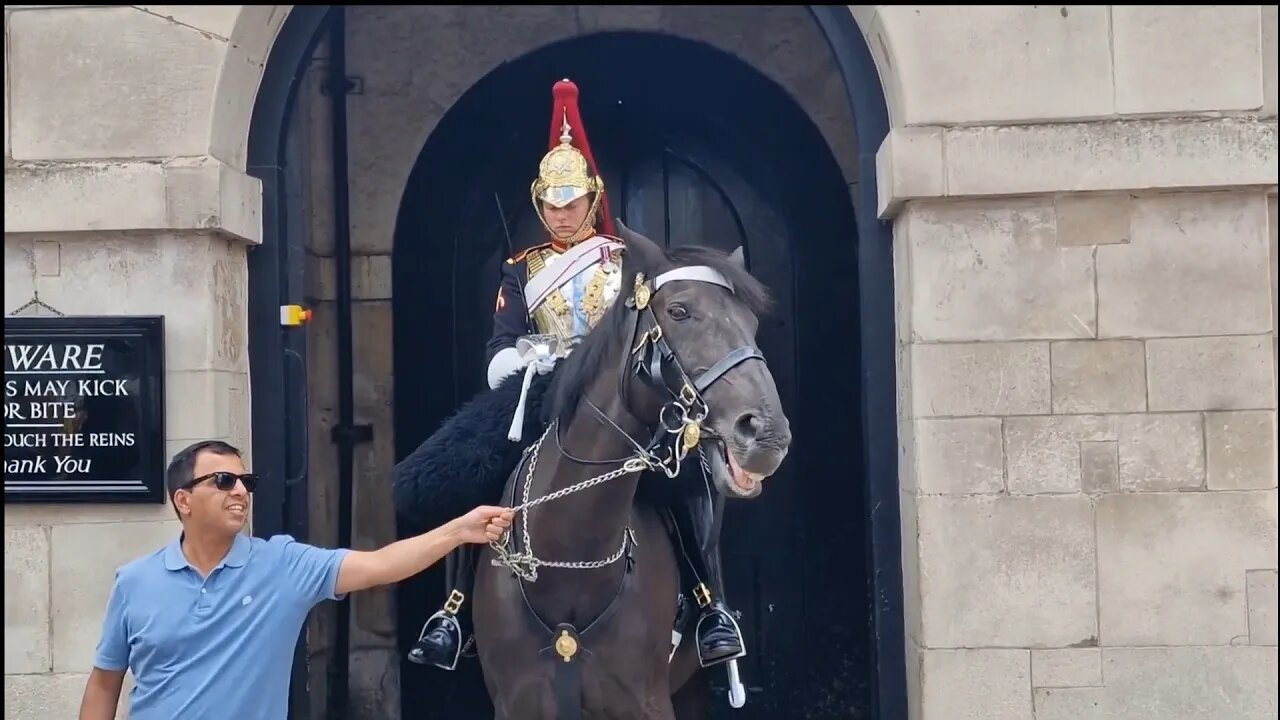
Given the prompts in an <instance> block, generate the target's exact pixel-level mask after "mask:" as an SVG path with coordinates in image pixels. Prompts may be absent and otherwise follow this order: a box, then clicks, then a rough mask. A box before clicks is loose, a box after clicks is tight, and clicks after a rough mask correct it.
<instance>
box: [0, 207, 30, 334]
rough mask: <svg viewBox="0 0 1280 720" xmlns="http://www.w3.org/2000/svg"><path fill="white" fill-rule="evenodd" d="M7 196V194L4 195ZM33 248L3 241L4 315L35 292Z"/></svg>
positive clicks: (13, 310) (20, 242)
mask: <svg viewBox="0 0 1280 720" xmlns="http://www.w3.org/2000/svg"><path fill="white" fill-rule="evenodd" d="M6 194H7V193H6ZM35 263H36V261H35V247H34V246H33V245H32V243H31V242H30V241H24V240H18V239H14V238H9V237H6V238H5V239H4V314H5V316H6V317H7V316H9V315H11V314H13V313H14V312H15V311H16V310H17V309H18V308H20V307H22V306H23V305H26V304H27V303H28V302H29V301H30V300H31V299H32V297H33V296H34V295H35V291H36V277H35V276H36V264H35Z"/></svg>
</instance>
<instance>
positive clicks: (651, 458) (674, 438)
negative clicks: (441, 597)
mask: <svg viewBox="0 0 1280 720" xmlns="http://www.w3.org/2000/svg"><path fill="white" fill-rule="evenodd" d="M679 280H691V281H696V282H706V283H711V284H714V285H719V286H721V287H723V288H725V289H727V290H728V291H729V292H731V293H732V292H734V288H733V284H732V283H730V282H729V281H728V279H726V278H725V277H724V275H723V274H722V273H720V272H719V271H717V270H715V269H714V268H711V267H708V266H705V265H693V266H687V267H680V268H675V269H673V270H669V271H667V272H665V273H661V274H659V275H658V276H657V277H655V278H653V280H652V281H649V280H647V279H646V277H645V275H644V273H642V272H641V273H636V276H635V283H634V286H633V288H632V292H631V294H630V295H629V296H628V297H627V298H626V299H625V301H624V302H625V303H626V307H627V308H629V309H630V310H631V313H630V315H631V317H630V319H629V321H628V322H629V324H630V332H629V333H628V334H627V337H629V338H630V340H629V344H628V347H630V348H631V349H630V351H626V352H624V353H623V354H622V364H621V368H620V369H619V373H618V383H619V387H618V392H619V394H620V396H621V397H622V400H623V403H624V406H626V407H630V403H629V397H628V395H629V392H628V390H629V386H630V382H629V381H630V379H631V378H632V377H636V378H639V379H640V380H641V381H642V382H644V383H645V384H646V385H647V386H648V387H650V388H652V389H653V390H655V391H657V392H658V393H660V394H663V393H665V394H666V395H669V396H670V400H668V401H667V402H665V403H663V405H662V406H661V408H660V410H659V413H658V424H657V426H656V427H654V428H653V429H652V433H653V435H652V437H651V439H650V440H649V442H648V443H647V444H646V445H643V446H642V445H640V443H639V442H637V441H636V440H635V439H634V438H633V437H631V435H630V434H629V433H627V432H626V431H625V430H623V429H622V428H620V427H618V425H617V424H616V423H614V422H613V420H612V419H610V418H609V417H608V416H607V415H606V414H605V413H604V412H603V411H601V410H600V409H599V408H598V407H596V406H595V404H594V403H591V402H590V401H589V400H586V398H585V397H584V400H585V401H586V402H587V403H588V405H590V407H591V408H592V409H593V410H594V411H595V412H596V413H597V414H598V415H600V417H602V418H604V419H605V420H606V421H607V422H608V423H609V424H610V425H612V426H613V427H614V428H615V429H616V430H617V431H618V432H619V433H621V434H622V435H623V436H624V437H626V438H627V440H628V441H629V442H630V443H631V445H632V446H633V447H634V448H635V450H636V452H635V453H634V454H632V455H630V456H628V457H626V458H619V459H616V460H608V461H598V460H592V461H582V460H578V459H577V458H574V457H572V456H570V455H568V453H567V452H565V451H564V449H563V446H562V444H561V443H559V437H558V434H556V435H554V437H556V440H557V445H558V446H560V452H561V453H562V454H564V455H565V456H566V457H568V458H569V459H570V460H574V461H576V462H582V463H588V462H589V463H591V464H616V463H621V467H619V468H617V469H615V470H613V471H611V472H607V473H604V474H602V475H597V476H596V477H593V478H590V479H588V480H584V481H582V482H580V483H576V484H574V485H571V486H569V487H566V488H562V489H560V490H557V491H555V492H552V493H550V494H548V495H544V496H543V497H540V498H537V499H535V500H530V499H529V492H530V486H531V484H532V481H533V474H534V468H535V467H536V465H537V458H538V451H539V450H540V449H541V447H542V443H543V442H544V441H545V440H546V439H547V437H548V435H552V434H553V433H558V430H557V428H558V425H559V422H558V421H557V420H553V421H552V422H550V423H548V425H547V428H546V430H545V431H544V432H543V434H542V437H540V438H538V440H537V441H536V442H535V443H533V444H532V445H530V446H529V447H528V448H526V449H525V452H524V456H523V457H522V459H521V465H522V466H524V467H525V480H524V492H523V499H522V502H521V503H520V504H519V505H515V492H516V491H515V486H514V485H513V486H512V489H511V495H512V497H511V501H512V506H513V507H512V510H513V511H516V512H521V511H527V510H528V509H529V508H532V507H534V506H535V505H541V504H543V503H546V502H550V501H552V500H556V499H558V498H562V497H565V496H567V495H571V494H573V493H576V492H580V491H582V490H586V489H587V488H589V487H592V486H595V485H598V484H600V483H603V482H608V481H609V480H613V479H615V478H618V477H622V476H624V475H629V474H631V473H635V472H640V471H644V470H661V471H662V472H663V473H664V474H665V475H666V476H667V477H668V478H674V477H676V475H678V474H679V473H680V466H681V463H682V462H683V461H684V459H685V458H686V457H687V456H688V453H689V451H690V450H692V449H694V448H695V447H698V444H699V442H700V441H701V439H702V437H703V435H704V434H710V431H709V430H708V429H706V428H703V426H702V424H703V422H704V421H705V420H706V418H707V415H708V414H709V413H710V408H709V406H708V405H707V402H706V400H705V399H703V396H702V395H703V393H704V392H705V391H706V390H707V388H709V387H711V385H712V384H713V383H715V382H716V381H717V380H720V379H721V378H723V377H724V376H725V374H726V373H728V372H729V371H730V370H732V369H733V368H735V367H737V366H738V365H740V364H742V363H744V362H746V361H748V360H759V361H761V362H764V361H765V359H764V355H763V354H762V353H761V352H760V350H759V348H756V347H754V346H749V345H748V346H742V347H738V348H735V349H733V350H730V351H729V352H728V353H726V354H725V356H724V357H722V358H721V359H720V360H719V361H717V362H716V363H715V364H713V365H712V366H711V367H709V368H707V369H706V370H705V371H703V372H701V373H698V375H697V377H696V378H691V377H690V376H689V374H688V372H686V371H685V369H684V367H683V366H682V365H681V363H680V360H679V359H678V358H677V357H676V354H675V351H674V350H672V348H671V346H670V345H669V344H668V343H667V340H666V338H665V337H664V334H663V332H662V326H661V325H660V324H659V323H658V318H657V316H656V315H655V314H654V312H653V305H652V301H653V298H654V296H655V295H656V294H657V293H659V292H661V291H662V289H663V287H665V286H666V285H667V284H668V283H672V282H676V281H679ZM642 328H643V329H642ZM628 412H631V411H630V410H628ZM519 470H520V467H519V466H518V467H517V470H516V472H519ZM521 526H522V530H523V541H524V552H516V551H515V550H514V548H513V549H508V547H507V546H508V545H509V541H510V533H509V532H508V533H507V534H505V535H504V536H503V538H502V540H500V541H498V542H490V543H489V546H490V547H491V548H492V549H493V551H494V553H495V554H496V555H497V558H495V559H494V560H493V564H494V565H499V566H503V567H508V568H510V569H511V570H512V571H513V572H514V573H516V574H517V575H519V576H520V577H521V578H523V579H524V580H527V581H529V582H533V581H536V580H537V577H538V567H539V566H547V567H558V568H569V569H579V570H587V569H595V568H600V567H605V566H607V565H611V564H613V563H614V562H617V561H618V560H619V559H621V558H622V557H623V556H624V555H627V553H628V550H629V548H630V545H631V544H632V543H634V536H633V534H632V531H631V528H630V527H628V528H626V529H625V530H624V532H623V539H622V546H621V547H620V548H619V549H618V551H617V552H616V553H614V554H613V555H612V556H610V557H608V558H606V559H604V560H595V561H589V562H552V561H544V560H540V559H538V558H537V557H535V556H534V554H533V549H532V547H531V544H530V538H529V526H528V513H527V512H521Z"/></svg>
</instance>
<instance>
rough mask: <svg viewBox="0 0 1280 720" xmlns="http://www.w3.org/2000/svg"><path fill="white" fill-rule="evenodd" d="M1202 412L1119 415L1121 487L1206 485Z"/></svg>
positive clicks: (1190, 487)
mask: <svg viewBox="0 0 1280 720" xmlns="http://www.w3.org/2000/svg"><path fill="white" fill-rule="evenodd" d="M1202 422H1203V420H1202V418H1201V417H1200V415H1199V414H1176V415H1175V414H1151V415H1145V414H1144V415H1125V416H1123V417H1121V418H1119V461H1120V474H1119V480H1120V489H1121V490H1126V491H1157V490H1194V489H1197V488H1202V487H1204V427H1203V424H1202Z"/></svg>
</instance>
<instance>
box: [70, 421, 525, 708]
mask: <svg viewBox="0 0 1280 720" xmlns="http://www.w3.org/2000/svg"><path fill="white" fill-rule="evenodd" d="M165 482H166V489H167V490H168V493H169V497H170V499H171V500H172V502H173V507H174V509H175V510H176V511H177V513H178V518H179V519H180V520H181V521H182V533H181V534H180V535H179V536H178V537H177V538H175V539H174V541H173V542H171V543H170V544H169V545H167V546H165V547H163V548H161V549H159V550H156V551H155V552H153V553H151V554H150V555H146V556H144V557H141V558H138V559H137V560H134V561H132V562H130V563H129V564H127V565H125V566H123V567H121V568H120V569H119V570H118V571H117V572H116V581H115V586H114V587H113V588H112V589H111V597H110V599H109V600H108V602H107V613H106V618H105V620H104V621H103V626H102V638H101V640H100V642H99V643H98V649H97V652H96V654H95V658H94V663H93V664H94V668H93V671H92V672H91V673H90V675H89V680H88V683H87V685H86V687H85V693H84V699H83V700H82V701H81V705H80V720H110V719H112V718H114V717H115V711H116V704H117V702H118V701H119V698H120V689H121V687H122V684H123V681H124V673H125V670H126V669H132V671H133V677H134V688H133V692H132V693H131V694H130V701H131V706H132V707H131V709H130V714H129V716H130V718H131V720H176V719H177V718H191V719H192V720H205V719H209V720H214V719H221V718H234V719H235V720H284V718H285V717H286V715H287V712H288V701H287V698H288V694H289V675H290V668H291V666H292V664H293V649H294V645H295V643H296V641H297V639H298V633H299V632H300V631H301V629H302V623H303V621H304V620H305V619H306V617H307V613H308V612H310V610H311V608H312V607H314V606H315V605H316V604H317V603H319V602H321V601H323V600H339V599H341V598H342V597H343V596H344V595H346V594H347V593H350V592H352V591H355V590H363V589H365V588H370V587H375V586H378V585H386V584H389V583H393V582H397V581H400V580H403V579H404V578H407V577H410V576H412V575H414V574H416V573H418V572H421V571H422V570H424V569H426V568H427V567H428V566H430V565H431V564H433V563H435V562H436V561H437V560H439V559H440V558H442V557H444V556H445V555H446V554H447V553H448V552H449V551H451V550H453V549H454V548H456V547H458V546H459V545H461V544H463V543H483V542H488V541H489V540H496V539H497V538H498V537H500V535H501V534H502V532H503V531H504V530H505V529H506V528H509V527H510V526H511V513H510V511H509V510H505V509H503V508H497V507H487V506H482V507H478V508H476V509H475V510H472V511H471V512H469V513H467V514H466V515H464V516H462V517H459V518H456V519H454V520H452V521H450V522H448V523H446V524H444V525H443V526H441V527H439V528H436V529H435V530H432V531H430V532H428V533H424V534H422V535H418V536H417V537H412V538H407V539H405V540H401V541H399V542H395V543H392V544H390V545H387V546H386V547H383V548H382V549H380V550H376V551H369V552H362V551H355V550H348V549H344V548H339V549H336V550H329V549H323V548H318V547H314V546H311V545H307V544H305V543H300V542H297V541H296V540H294V539H293V538H291V537H289V536H287V535H277V536H275V537H273V538H271V539H269V540H264V539H262V538H250V537H247V536H245V535H244V534H243V533H242V532H241V531H242V530H243V529H244V524H245V521H246V520H247V519H248V513H249V493H251V492H253V489H254V485H255V484H256V478H255V477H254V476H253V475H252V474H249V473H246V472H245V468H244V464H243V462H242V461H241V458H240V452H239V451H238V450H236V449H235V448H234V447H232V446H230V445H228V444H226V443H222V442H217V441H205V442H199V443H195V444H194V445H191V446H190V447H188V448H186V449H184V450H182V451H181V452H179V453H178V454H177V455H175V456H174V458H173V460H172V461H171V462H170V464H169V469H168V471H167V472H166V477H165Z"/></svg>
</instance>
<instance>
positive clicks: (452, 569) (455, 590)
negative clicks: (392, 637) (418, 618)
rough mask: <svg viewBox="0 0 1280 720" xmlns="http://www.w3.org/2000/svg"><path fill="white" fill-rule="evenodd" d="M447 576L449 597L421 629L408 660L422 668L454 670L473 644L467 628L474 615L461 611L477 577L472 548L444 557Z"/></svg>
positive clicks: (461, 548) (446, 583)
mask: <svg viewBox="0 0 1280 720" xmlns="http://www.w3.org/2000/svg"><path fill="white" fill-rule="evenodd" d="M445 575H446V580H445V589H446V590H448V591H449V597H448V598H446V599H445V602H444V606H443V607H441V608H440V610H438V611H436V613H435V614H434V615H432V616H431V617H430V618H428V619H427V622H426V624H425V625H423V626H422V632H421V633H420V634H419V635H418V641H417V642H415V643H414V644H413V647H412V648H411V649H410V650H409V660H411V661H413V662H415V663H418V664H419V665H434V666H436V667H438V668H440V669H441V670H453V669H454V668H456V667H457V666H458V658H459V657H461V656H462V654H463V650H464V649H465V648H467V647H469V646H470V645H471V633H470V628H469V627H468V626H470V624H471V623H470V616H471V612H470V610H468V611H467V612H465V613H464V612H462V609H463V606H464V604H465V603H466V600H467V593H469V592H471V582H472V579H473V577H474V575H475V558H474V557H473V553H472V548H471V547H470V546H467V545H463V546H461V547H459V548H458V549H456V550H454V551H453V552H451V553H449V555H448V557H446V558H445ZM464 641H465V642H464Z"/></svg>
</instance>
